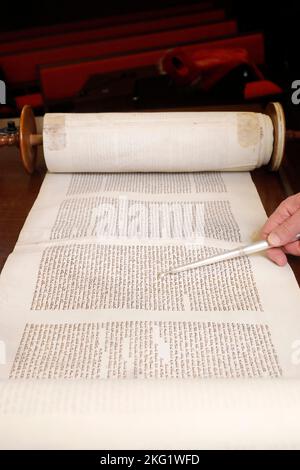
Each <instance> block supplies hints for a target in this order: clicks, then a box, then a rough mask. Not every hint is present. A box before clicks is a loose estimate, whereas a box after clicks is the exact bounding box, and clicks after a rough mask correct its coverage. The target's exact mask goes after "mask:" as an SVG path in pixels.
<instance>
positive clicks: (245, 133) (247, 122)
mask: <svg viewBox="0 0 300 470" xmlns="http://www.w3.org/2000/svg"><path fill="white" fill-rule="evenodd" d="M237 133H238V142H239V144H240V146H241V147H249V146H250V145H256V144H257V143H258V142H259V140H260V139H261V132H260V125H259V119H258V116H257V115H256V113H237Z"/></svg>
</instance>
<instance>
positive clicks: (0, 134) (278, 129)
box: [0, 103, 300, 173]
mask: <svg viewBox="0 0 300 470" xmlns="http://www.w3.org/2000/svg"><path fill="white" fill-rule="evenodd" d="M265 114H267V115H269V116H270V118H271V120H272V123H273V152H272V156H271V159H270V162H269V169H270V170H271V171H276V170H278V169H279V167H280V165H281V163H282V160H283V155H284V148H285V142H286V139H288V140H295V139H300V131H289V130H288V131H286V129H285V117H284V111H283V108H282V106H281V104H280V103H269V104H268V106H267V107H266V110H265ZM42 143H43V136H42V134H37V130H36V122H35V117H34V114H33V111H32V109H31V107H30V106H28V105H26V106H24V108H23V110H22V113H21V118H20V127H19V128H17V127H16V126H15V123H14V122H13V121H10V122H8V125H7V127H6V128H5V129H0V147H4V146H12V145H16V146H17V147H19V149H20V154H21V159H22V162H23V165H24V167H25V169H26V170H27V172H28V173H33V171H34V169H35V163H36V156H37V146H38V145H41V144H42Z"/></svg>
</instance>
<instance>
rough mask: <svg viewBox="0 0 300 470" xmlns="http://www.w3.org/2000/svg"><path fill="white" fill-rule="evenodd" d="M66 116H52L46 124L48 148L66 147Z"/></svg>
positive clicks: (58, 148) (59, 148) (60, 148)
mask: <svg viewBox="0 0 300 470" xmlns="http://www.w3.org/2000/svg"><path fill="white" fill-rule="evenodd" d="M65 121H66V118H65V116H54V115H53V116H51V117H50V118H48V120H47V123H46V124H45V126H44V132H46V133H47V137H48V141H47V143H48V145H47V147H48V150H63V149H64V148H65V147H66V122H65Z"/></svg>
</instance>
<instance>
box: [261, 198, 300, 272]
mask: <svg viewBox="0 0 300 470" xmlns="http://www.w3.org/2000/svg"><path fill="white" fill-rule="evenodd" d="M298 233H300V193H298V194H294V195H293V196H290V197H288V198H287V199H285V200H284V201H283V202H282V203H281V204H280V205H279V206H278V207H277V209H276V210H275V211H274V212H273V214H272V215H271V216H270V217H269V219H268V220H267V222H266V223H265V225H264V226H263V228H262V230H261V234H262V238H263V239H267V240H268V242H269V243H270V245H272V246H273V247H274V248H271V249H269V250H267V255H268V257H269V258H270V259H271V260H272V261H274V262H275V263H276V264H278V265H279V266H284V265H285V264H286V263H287V257H286V254H287V253H288V254H291V255H296V256H300V241H294V242H292V240H293V239H295V237H296V235H297V234H298ZM279 247H280V248H279Z"/></svg>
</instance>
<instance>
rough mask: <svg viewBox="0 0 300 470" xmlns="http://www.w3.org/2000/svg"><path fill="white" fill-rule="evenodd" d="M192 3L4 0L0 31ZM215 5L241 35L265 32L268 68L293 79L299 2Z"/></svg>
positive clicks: (299, 42) (238, 0)
mask: <svg viewBox="0 0 300 470" xmlns="http://www.w3.org/2000/svg"><path fill="white" fill-rule="evenodd" d="M191 3H202V2H201V0H198V1H197V0H194V1H193V0H188V1H184V0H177V1H176V0H151V1H149V0H143V1H141V0H140V1H137V0H124V1H123V2H120V1H117V0H109V1H107V2H106V1H103V0H101V1H99V2H97V3H94V2H92V1H85V2H82V3H80V2H75V1H70V0H49V1H47V2H46V1H44V2H41V1H39V2H38V1H36V0H28V1H26V2H14V1H8V0H6V1H1V7H0V8H1V10H0V31H1V30H2V31H5V30H16V29H23V28H26V27H30V26H36V25H42V24H43V25H45V24H54V23H64V22H67V21H74V20H80V19H88V18H95V17H96V16H106V15H112V14H117V13H120V14H122V13H129V12H132V11H143V10H149V9H151V10H152V9H155V8H163V7H167V6H171V5H180V4H181V5H183V4H191ZM214 4H215V5H216V6H221V7H225V8H226V10H227V12H228V17H234V18H237V20H238V24H239V30H240V32H241V33H242V32H247V31H255V30H261V31H264V33H265V41H266V58H267V65H268V66H269V68H270V71H271V73H272V75H273V74H274V78H277V79H281V78H282V77H286V76H289V77H291V78H293V77H294V76H295V75H296V74H297V73H298V72H299V68H300V67H299V49H300V37H299V30H300V1H299V0H298V1H297V0H285V1H276V0H275V1H266V0H248V1H244V0H217V1H215V2H214ZM295 79H296V77H295ZM277 81H278V80H277Z"/></svg>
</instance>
